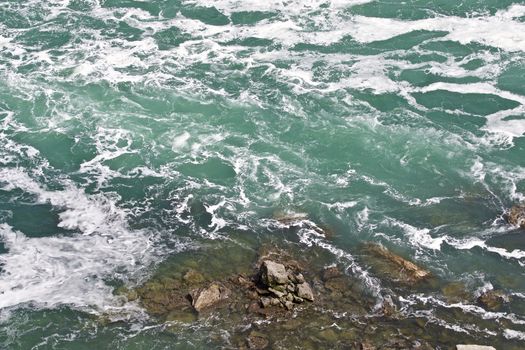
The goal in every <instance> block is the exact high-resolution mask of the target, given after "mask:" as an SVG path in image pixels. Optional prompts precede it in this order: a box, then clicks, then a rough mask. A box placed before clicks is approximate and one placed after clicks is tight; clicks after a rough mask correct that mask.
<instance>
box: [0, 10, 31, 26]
mask: <svg viewBox="0 0 525 350" xmlns="http://www.w3.org/2000/svg"><path fill="white" fill-rule="evenodd" d="M0 18H1V19H2V24H3V25H5V26H6V27H7V28H14V29H22V28H28V27H29V26H30V25H31V22H30V21H29V19H28V18H26V17H24V16H23V15H22V14H20V13H17V12H16V11H12V10H10V9H7V8H3V9H0Z"/></svg>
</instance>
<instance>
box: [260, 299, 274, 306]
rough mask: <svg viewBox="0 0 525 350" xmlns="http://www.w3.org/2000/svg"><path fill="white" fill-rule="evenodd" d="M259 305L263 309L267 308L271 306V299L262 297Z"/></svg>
mask: <svg viewBox="0 0 525 350" xmlns="http://www.w3.org/2000/svg"><path fill="white" fill-rule="evenodd" d="M261 305H262V307H264V308H267V307H269V306H270V305H272V299H271V298H267V297H262V298H261Z"/></svg>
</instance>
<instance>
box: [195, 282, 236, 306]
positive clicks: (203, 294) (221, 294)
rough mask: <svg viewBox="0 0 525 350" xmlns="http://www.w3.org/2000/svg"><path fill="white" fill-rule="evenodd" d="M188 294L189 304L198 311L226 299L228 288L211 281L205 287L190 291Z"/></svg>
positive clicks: (228, 293) (228, 292)
mask: <svg viewBox="0 0 525 350" xmlns="http://www.w3.org/2000/svg"><path fill="white" fill-rule="evenodd" d="M190 295H191V305H192V306H193V308H194V309H195V310H196V311H197V312H200V311H202V310H204V309H208V308H210V307H212V306H214V305H216V304H218V303H220V302H221V301H223V300H226V299H228V297H229V296H230V290H229V289H228V288H226V287H224V286H221V285H219V284H218V283H212V284H211V285H210V286H208V287H206V288H200V289H196V290H194V291H192V292H191V294H190Z"/></svg>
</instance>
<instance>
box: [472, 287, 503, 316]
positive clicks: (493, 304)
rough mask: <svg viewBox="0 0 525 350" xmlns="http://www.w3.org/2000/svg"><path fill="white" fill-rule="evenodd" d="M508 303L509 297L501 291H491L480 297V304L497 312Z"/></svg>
mask: <svg viewBox="0 0 525 350" xmlns="http://www.w3.org/2000/svg"><path fill="white" fill-rule="evenodd" d="M505 302H507V296H506V295H505V294H504V293H503V292H501V291H494V290H489V291H488V292H485V293H483V294H481V295H480V296H479V297H478V303H479V304H480V305H481V306H483V307H484V308H486V309H488V310H491V311H497V310H499V309H500V308H501V307H502V306H503V304H504V303H505Z"/></svg>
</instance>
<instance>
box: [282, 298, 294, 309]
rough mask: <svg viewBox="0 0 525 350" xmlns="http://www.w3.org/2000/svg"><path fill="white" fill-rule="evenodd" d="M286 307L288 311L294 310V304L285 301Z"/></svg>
mask: <svg viewBox="0 0 525 350" xmlns="http://www.w3.org/2000/svg"><path fill="white" fill-rule="evenodd" d="M284 306H285V307H286V308H287V309H288V310H291V309H293V303H292V302H291V301H289V300H287V301H285V302H284Z"/></svg>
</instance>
